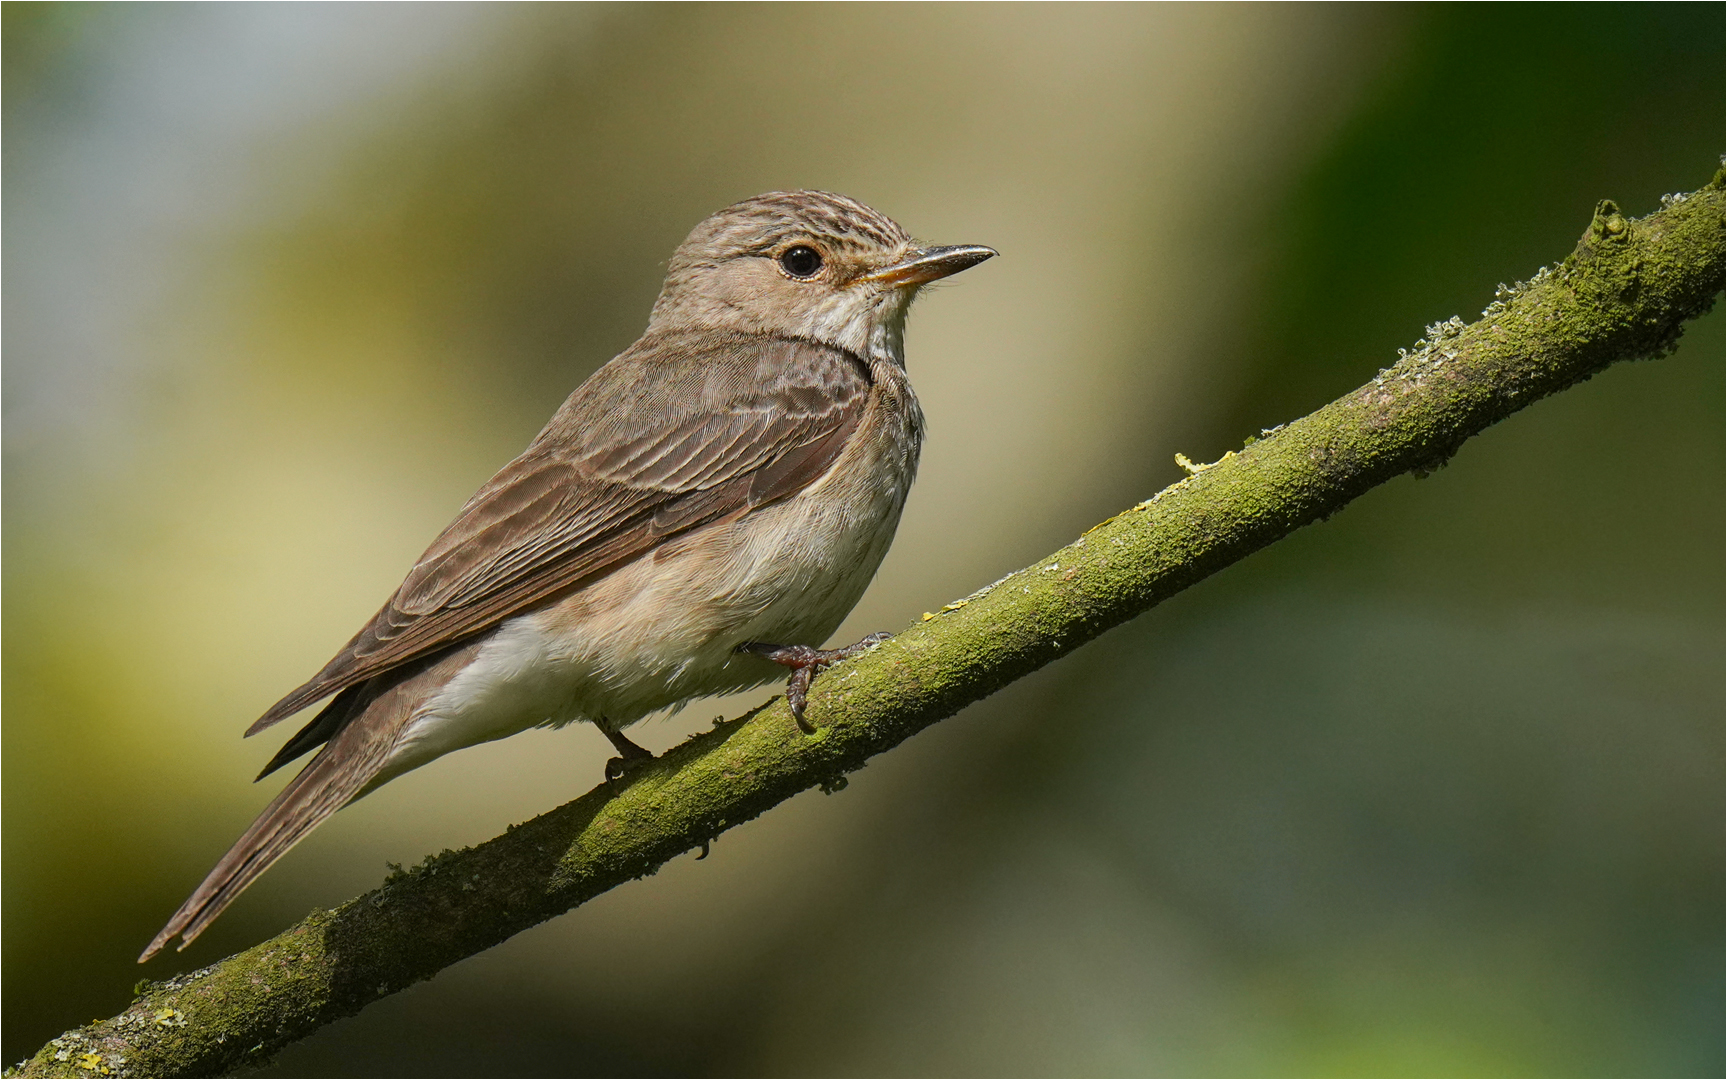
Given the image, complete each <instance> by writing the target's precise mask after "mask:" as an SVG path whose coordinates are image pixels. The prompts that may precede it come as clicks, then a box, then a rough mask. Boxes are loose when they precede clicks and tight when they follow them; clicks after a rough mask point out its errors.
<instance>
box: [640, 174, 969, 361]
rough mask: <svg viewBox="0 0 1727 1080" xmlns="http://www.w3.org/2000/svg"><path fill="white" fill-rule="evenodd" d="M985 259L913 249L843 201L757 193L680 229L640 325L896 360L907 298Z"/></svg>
mask: <svg viewBox="0 0 1727 1080" xmlns="http://www.w3.org/2000/svg"><path fill="white" fill-rule="evenodd" d="M995 254H996V253H995V251H994V250H992V249H990V248H987V247H979V246H976V245H962V246H955V247H930V246H923V245H920V244H918V243H917V242H916V241H914V240H913V239H912V238H911V237H910V236H909V235H907V234H906V231H905V230H904V229H902V228H900V227H899V226H898V225H897V224H895V223H894V221H893V220H892V219H890V218H888V217H887V216H885V215H883V214H880V213H877V212H876V211H874V210H872V209H870V208H869V207H867V206H865V205H864V204H862V203H860V202H857V201H856V200H854V199H848V198H846V197H845V196H844V195H834V194H831V193H829V192H825V191H774V192H769V193H768V194H766V195H758V196H756V197H755V198H753V199H745V200H744V201H743V202H740V203H736V204H734V205H732V206H728V207H726V208H725V209H724V210H721V211H720V212H719V213H717V214H714V215H713V216H712V217H710V218H708V219H707V220H705V221H703V222H702V223H701V224H699V225H697V226H696V227H695V228H694V229H693V230H691V232H690V235H689V238H688V239H686V240H685V241H684V242H683V244H682V245H680V246H679V247H678V250H677V251H676V252H675V253H674V254H673V255H672V259H671V264H670V266H669V267H668V268H667V271H666V284H665V287H664V288H662V289H661V290H660V297H659V299H658V300H657V301H655V303H654V310H653V314H652V316H650V318H649V323H648V326H649V329H650V330H705V329H728V330H742V331H745V332H748V333H769V334H782V335H788V336H793V337H801V338H807V339H810V340H813V341H820V342H822V343H824V344H828V345H835V346H838V347H840V348H843V349H847V350H849V351H851V352H854V353H856V354H858V355H865V356H867V355H870V354H875V355H883V354H886V355H887V356H891V357H893V358H894V359H896V360H897V359H899V357H900V356H901V349H900V336H901V333H902V331H903V328H904V326H905V313H906V309H907V308H908V307H909V306H910V304H911V301H912V298H913V297H914V296H916V295H917V291H918V289H919V288H920V287H922V286H923V285H926V284H928V283H929V282H932V281H935V280H937V279H938V278H944V277H947V276H948V275H949V274H957V273H959V272H960V271H961V270H964V269H966V268H967V267H971V266H976V265H977V264H978V263H980V262H983V261H984V260H985V259H988V258H990V257H991V256H993V255H995Z"/></svg>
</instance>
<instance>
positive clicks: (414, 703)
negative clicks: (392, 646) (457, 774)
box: [138, 641, 481, 964]
mask: <svg viewBox="0 0 1727 1080" xmlns="http://www.w3.org/2000/svg"><path fill="white" fill-rule="evenodd" d="M480 645H481V642H479V641H470V642H467V643H464V644H462V645H458V646H455V647H453V648H450V649H446V650H444V651H443V652H442V653H436V654H433V655H431V656H428V657H425V658H422V659H420V660H416V661H413V662H412V663H408V664H404V665H402V666H401V667H400V668H397V669H395V670H393V671H391V672H389V673H388V674H387V675H380V676H378V677H376V678H374V679H371V680H370V681H368V682H366V683H362V684H361V685H360V686H357V687H354V688H351V689H349V690H344V691H343V692H342V693H340V694H338V695H337V696H336V698H335V699H334V700H333V701H331V702H330V704H329V705H328V706H326V707H325V709H324V710H323V711H322V712H320V713H319V714H318V715H317V716H316V717H315V718H313V720H312V722H311V723H310V724H307V725H306V727H305V728H304V729H302V730H301V732H300V733H299V734H298V735H296V736H294V737H293V738H292V739H290V740H289V741H288V745H287V746H284V747H283V748H282V750H281V752H280V753H278V754H277V755H276V757H275V758H274V759H273V760H272V761H271V762H270V764H269V765H268V766H266V767H265V769H264V772H265V773H269V772H270V771H271V770H273V769H275V768H278V767H279V766H281V765H284V764H286V763H287V762H289V761H291V760H293V759H294V758H295V757H297V756H299V755H300V754H303V753H305V752H306V751H308V750H310V749H311V748H312V747H314V746H316V745H317V744H318V743H319V742H324V740H328V741H327V742H324V746H323V748H322V749H320V750H319V751H318V753H317V754H316V755H315V756H314V757H313V758H312V760H311V761H309V762H307V763H306V767H305V768H304V769H301V770H300V773H299V775H298V776H296V777H294V779H292V780H290V781H288V786H287V787H285V788H283V789H282V793H281V794H280V795H277V796H276V798H275V799H274V800H273V801H272V802H271V803H270V805H269V806H266V807H265V808H264V812H263V813H261V814H259V815H258V820H256V821H254V822H252V827H251V828H249V829H247V830H246V832H245V835H243V836H241V837H240V839H238V840H236V841H235V842H234V846H233V847H231V848H229V849H228V854H226V855H224V856H222V861H221V862H219V863H217V864H216V868H215V869H214V870H212V871H210V876H208V877H206V878H205V879H204V883H203V884H202V885H200V886H198V891H197V892H194V893H193V894H192V896H191V898H190V899H188V900H187V901H186V902H185V903H184V904H182V905H180V910H179V911H177V912H175V913H174V917H173V918H172V919H169V920H168V925H167V926H164V927H163V928H162V932H161V933H160V934H157V935H156V940H154V941H152V942H150V947H149V948H147V949H145V950H144V955H142V956H140V957H138V962H139V963H140V964H141V963H143V962H144V961H146V960H148V959H150V958H151V957H152V956H155V955H156V954H157V953H159V952H161V951H162V947H163V946H164V945H166V944H168V942H169V941H170V940H171V939H172V938H173V937H174V935H175V934H179V935H180V939H181V940H180V948H182V949H184V948H185V947H186V946H188V945H190V944H192V939H194V938H196V937H197V936H198V935H199V934H201V933H203V932H204V928H205V927H207V926H209V925H210V923H212V922H214V921H215V919H216V916H218V915H220V914H222V911H223V909H225V908H226V907H227V906H228V905H229V904H231V903H233V902H234V900H235V898H237V897H238V896H239V895H240V893H242V892H244V891H245V889H246V886H248V885H250V884H251V883H252V882H253V881H255V880H257V878H258V875H260V874H262V873H263V872H264V871H266V870H268V869H269V868H270V866H271V864H273V863H274V862H275V861H276V860H277V859H280V858H281V857H282V856H284V855H286V854H287V853H288V851H289V850H290V849H291V848H292V847H293V846H294V845H295V844H298V843H299V842H300V841H301V840H303V839H305V837H306V834H307V833H309V832H311V831H312V830H313V829H314V828H316V827H317V826H318V824H319V823H320V822H322V821H323V820H324V819H325V818H327V817H329V816H330V815H331V814H334V813H335V812H336V811H338V810H340V809H341V808H342V807H344V806H346V805H348V804H349V803H351V802H353V801H354V800H355V799H357V798H359V797H360V796H361V795H363V794H365V793H366V791H368V790H369V789H370V787H371V786H372V785H373V784H375V783H376V782H378V781H379V779H380V776H383V774H382V770H383V768H384V765H385V763H386V762H387V761H388V760H389V757H390V752H391V750H392V749H394V747H395V745H396V738H397V736H398V735H399V734H400V732H401V730H402V728H403V726H404V725H406V724H407V723H408V722H409V721H410V720H411V718H412V717H413V716H414V715H415V712H416V710H417V709H418V708H419V707H420V706H421V705H422V704H424V703H425V702H426V700H427V699H428V698H430V697H431V696H433V695H435V694H436V693H437V692H438V691H439V690H440V689H442V688H443V687H444V686H445V685H446V684H447V683H448V682H449V681H450V679H452V678H454V677H455V676H456V674H457V673H459V672H460V671H461V670H462V669H463V668H464V667H466V666H467V664H468V662H469V661H471V660H472V659H473V658H474V655H475V654H476V653H477V652H478V651H479V649H480ZM398 767H399V763H398ZM390 775H394V773H391V774H390ZM388 778H389V777H388V776H383V779H386V780H387V779H388Z"/></svg>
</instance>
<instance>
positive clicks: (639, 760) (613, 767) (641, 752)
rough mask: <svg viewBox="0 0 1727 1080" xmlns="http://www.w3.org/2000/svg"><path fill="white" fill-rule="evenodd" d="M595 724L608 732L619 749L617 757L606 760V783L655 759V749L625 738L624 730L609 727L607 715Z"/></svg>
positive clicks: (608, 735)
mask: <svg viewBox="0 0 1727 1080" xmlns="http://www.w3.org/2000/svg"><path fill="white" fill-rule="evenodd" d="M594 726H595V727H597V728H599V729H600V730H601V731H603V732H605V733H606V738H608V739H610V740H612V745H613V746H614V747H616V748H617V751H618V756H617V757H615V758H612V759H611V760H610V761H608V762H606V783H608V784H609V783H611V782H612V781H613V780H616V779H617V778H618V777H620V776H623V775H624V774H625V773H627V772H630V771H631V770H633V769H635V768H637V767H638V766H640V765H641V764H643V763H644V762H648V761H652V760H653V759H654V754H653V751H651V750H646V749H643V748H642V747H640V746H637V745H636V744H635V743H633V742H631V741H630V740H628V739H626V738H624V733H623V732H621V731H613V730H612V729H611V728H609V727H607V726H606V718H605V717H603V716H602V717H600V719H599V722H598V723H596V724H595V725H594Z"/></svg>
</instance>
